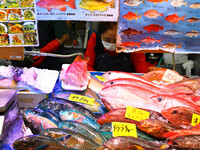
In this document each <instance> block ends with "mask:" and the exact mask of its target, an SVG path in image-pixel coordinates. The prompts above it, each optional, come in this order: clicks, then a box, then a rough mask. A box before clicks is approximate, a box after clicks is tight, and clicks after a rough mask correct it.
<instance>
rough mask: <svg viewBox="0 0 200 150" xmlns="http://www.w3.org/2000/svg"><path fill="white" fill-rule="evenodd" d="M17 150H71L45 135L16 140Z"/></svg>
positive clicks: (14, 144)
mask: <svg viewBox="0 0 200 150" xmlns="http://www.w3.org/2000/svg"><path fill="white" fill-rule="evenodd" d="M13 147H14V149H15V150H28V149H34V150H37V149H38V150H40V149H41V150H70V149H69V148H68V147H67V146H66V145H64V144H63V143H61V142H59V141H58V140H55V139H53V138H52V137H49V136H44V135H29V136H25V137H22V138H20V139H18V140H16V141H15V142H14V143H13Z"/></svg>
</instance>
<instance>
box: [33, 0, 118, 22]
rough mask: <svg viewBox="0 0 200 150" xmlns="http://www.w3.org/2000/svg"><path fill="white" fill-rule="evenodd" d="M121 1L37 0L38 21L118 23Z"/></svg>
mask: <svg viewBox="0 0 200 150" xmlns="http://www.w3.org/2000/svg"><path fill="white" fill-rule="evenodd" d="M118 8H119V0H108V1H107V0H36V9H37V17H38V18H37V19H38V20H78V21H117V19H118V12H119V11H118Z"/></svg>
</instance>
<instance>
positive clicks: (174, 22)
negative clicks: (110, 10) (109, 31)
mask: <svg viewBox="0 0 200 150" xmlns="http://www.w3.org/2000/svg"><path fill="white" fill-rule="evenodd" d="M199 26H200V3H199V0H192V1H186V0H179V1H177V0H171V1H167V0H160V1H159V2H158V1H156V0H120V12H119V26H118V37H117V47H118V48H117V51H118V52H122V51H123V52H135V51H141V50H143V51H144V50H145V52H148V51H150V50H151V51H152V50H153V51H154V50H155V51H158V50H162V51H164V52H170V53H199V52H200V42H199V39H200V28H199Z"/></svg>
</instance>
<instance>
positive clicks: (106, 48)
mask: <svg viewBox="0 0 200 150" xmlns="http://www.w3.org/2000/svg"><path fill="white" fill-rule="evenodd" d="M116 34H117V23H116V22H99V23H98V32H96V33H95V32H94V33H92V35H91V36H90V39H89V41H88V43H87V48H86V52H85V57H89V58H90V59H89V61H88V64H87V67H88V68H87V69H88V71H125V72H137V73H147V72H148V70H147V67H148V65H147V62H146V58H145V55H144V53H116Z"/></svg>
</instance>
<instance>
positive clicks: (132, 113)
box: [125, 106, 150, 121]
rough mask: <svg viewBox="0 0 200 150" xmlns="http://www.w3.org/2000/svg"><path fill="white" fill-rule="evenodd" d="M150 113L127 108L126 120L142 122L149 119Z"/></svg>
mask: <svg viewBox="0 0 200 150" xmlns="http://www.w3.org/2000/svg"><path fill="white" fill-rule="evenodd" d="M149 115H150V113H149V112H148V111H144V110H141V109H138V108H134V107H130V106H127V108H126V113H125V118H128V119H132V120H136V121H140V120H145V119H147V118H149Z"/></svg>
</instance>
